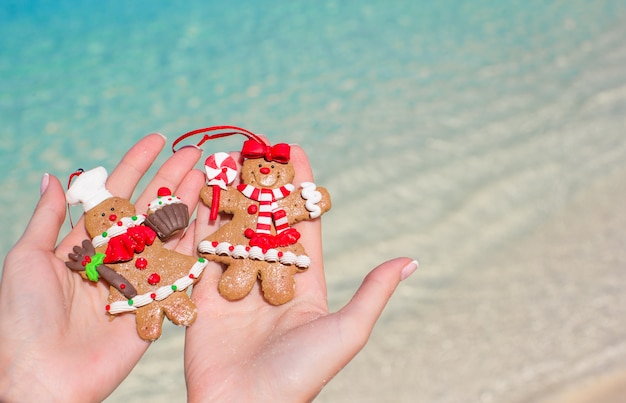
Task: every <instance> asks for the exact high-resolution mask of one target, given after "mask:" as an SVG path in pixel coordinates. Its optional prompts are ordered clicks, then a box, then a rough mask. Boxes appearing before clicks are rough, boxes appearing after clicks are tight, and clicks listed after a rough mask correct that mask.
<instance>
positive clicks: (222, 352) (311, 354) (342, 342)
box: [185, 146, 417, 402]
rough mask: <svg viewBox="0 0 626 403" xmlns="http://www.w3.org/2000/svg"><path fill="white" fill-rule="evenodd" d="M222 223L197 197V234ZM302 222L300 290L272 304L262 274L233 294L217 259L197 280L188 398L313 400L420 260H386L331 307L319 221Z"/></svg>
mask: <svg viewBox="0 0 626 403" xmlns="http://www.w3.org/2000/svg"><path fill="white" fill-rule="evenodd" d="M291 152H292V161H293V163H294V166H295V170H296V177H295V180H294V184H295V185H296V188H297V187H298V185H299V184H300V183H301V182H304V181H310V182H312V181H313V174H312V172H311V168H310V165H309V162H308V159H307V157H306V155H305V154H304V151H303V150H302V149H301V148H300V147H298V146H292V151H291ZM234 156H235V157H237V155H236V154H235V155H234ZM226 219H227V218H226ZM219 225H220V222H219V219H218V221H217V222H212V223H210V222H209V208H208V207H207V206H205V205H203V204H199V205H198V213H197V225H196V239H204V238H205V237H206V236H207V235H208V234H210V233H211V232H213V231H215V230H216V229H217V227H219ZM296 228H297V229H298V231H299V232H300V233H301V235H302V236H301V238H300V242H301V243H302V244H303V246H304V249H305V250H306V251H307V254H308V255H309V257H310V258H311V265H310V267H309V269H308V270H307V271H305V272H303V273H298V274H296V277H295V278H296V292H295V296H294V298H293V300H291V301H289V302H288V303H286V304H283V305H280V306H272V305H270V304H268V303H267V301H265V300H264V298H263V294H262V292H261V290H260V287H259V284H258V282H257V284H256V285H255V286H254V289H253V290H252V292H251V293H250V294H249V295H247V296H246V297H244V298H242V299H241V300H238V301H227V300H226V299H224V298H223V297H221V296H220V295H219V293H218V292H217V283H218V281H219V278H220V275H221V268H219V267H212V268H207V270H206V271H205V274H204V278H203V280H202V281H201V282H200V283H199V284H197V285H196V286H194V289H193V293H192V299H193V300H194V302H195V303H196V306H197V307H198V319H197V321H196V323H194V325H193V326H191V327H190V328H189V329H187V334H186V341H185V376H186V380H187V397H188V400H189V401H190V402H213V401H232V402H239V401H255V402H275V401H284V402H304V401H311V400H312V399H313V398H314V397H315V396H317V394H318V393H319V392H320V391H321V389H322V388H323V387H324V385H325V384H326V383H327V382H329V381H330V380H331V379H332V378H333V377H334V376H335V375H336V374H337V373H338V372H339V371H340V370H341V369H342V368H343V367H344V366H345V365H346V364H347V363H348V362H349V361H350V360H351V359H352V358H353V357H354V356H355V355H356V354H357V353H358V352H359V351H360V350H361V348H362V347H363V346H364V345H365V344H366V342H367V340H368V337H369V335H370V333H371V331H372V329H373V327H374V324H375V323H376V320H377V319H378V317H379V316H380V314H381V312H382V310H383V308H384V307H385V304H386V303H387V301H388V300H389V298H390V297H391V295H392V294H393V292H394V290H395V289H396V286H397V285H398V284H399V283H400V281H401V280H402V279H404V278H406V277H408V275H410V274H411V273H412V272H413V271H414V270H415V269H416V268H417V262H415V261H412V260H411V259H409V258H398V259H394V260H391V261H388V262H385V263H383V264H381V265H380V266H378V267H376V268H375V269H374V270H372V271H371V272H370V273H369V274H368V275H367V276H366V278H365V279H364V281H363V283H362V285H361V287H360V288H359V289H358V290H357V292H356V294H355V295H354V297H353V298H352V300H351V301H350V302H349V303H348V304H347V305H346V306H345V307H344V308H343V309H341V310H339V311H338V312H336V313H330V312H329V310H328V303H327V294H326V291H327V290H326V280H325V277H324V267H323V259H322V237H321V221H320V220H319V219H316V220H313V221H303V222H301V223H298V224H296ZM213 265H215V264H213Z"/></svg>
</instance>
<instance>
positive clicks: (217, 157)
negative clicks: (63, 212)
mask: <svg viewBox="0 0 626 403" xmlns="http://www.w3.org/2000/svg"><path fill="white" fill-rule="evenodd" d="M204 169H205V171H206V177H207V184H208V185H211V186H213V202H212V203H211V215H210V216H209V219H210V220H215V219H216V218H217V213H218V210H219V206H220V189H224V190H226V185H230V184H231V183H232V182H233V181H234V180H235V178H236V177H237V162H236V161H235V159H234V158H233V157H231V156H230V155H228V153H224V152H219V153H215V154H211V155H209V157H208V158H207V159H206V161H205V162H204Z"/></svg>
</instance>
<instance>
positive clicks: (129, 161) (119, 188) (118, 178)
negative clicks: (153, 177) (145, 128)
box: [106, 133, 166, 199]
mask: <svg viewBox="0 0 626 403" xmlns="http://www.w3.org/2000/svg"><path fill="white" fill-rule="evenodd" d="M165 142H166V139H165V137H164V136H163V135H162V134H159V133H153V134H149V135H147V136H145V137H144V138H142V139H141V140H139V141H138V142H137V143H136V144H135V145H134V146H133V147H131V149H130V150H128V152H127V153H126V155H124V157H123V158H122V160H121V161H120V163H119V164H118V165H117V167H115V169H114V170H113V172H111V174H110V175H109V178H108V180H107V184H106V186H107V189H108V190H109V192H111V193H112V194H113V195H115V196H119V197H123V198H125V199H130V197H131V196H132V194H133V191H134V190H135V187H136V186H137V183H139V180H140V179H141V178H142V177H143V175H144V174H145V173H146V172H147V171H148V169H149V168H150V166H151V165H152V163H153V162H154V160H155V159H156V157H157V156H158V155H159V153H160V152H161V150H162V149H163V146H165Z"/></svg>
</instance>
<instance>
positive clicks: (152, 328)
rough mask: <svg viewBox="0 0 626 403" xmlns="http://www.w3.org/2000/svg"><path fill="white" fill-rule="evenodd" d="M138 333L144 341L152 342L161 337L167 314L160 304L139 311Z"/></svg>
mask: <svg viewBox="0 0 626 403" xmlns="http://www.w3.org/2000/svg"><path fill="white" fill-rule="evenodd" d="M136 315H137V318H136V319H137V333H138V334H139V337H141V338H142V339H144V340H148V341H152V340H156V339H158V338H159V337H160V336H161V332H162V326H163V318H164V316H165V313H164V312H163V309H162V307H161V304H160V303H159V302H153V303H152V304H148V305H146V306H142V307H141V308H139V309H137V312H136Z"/></svg>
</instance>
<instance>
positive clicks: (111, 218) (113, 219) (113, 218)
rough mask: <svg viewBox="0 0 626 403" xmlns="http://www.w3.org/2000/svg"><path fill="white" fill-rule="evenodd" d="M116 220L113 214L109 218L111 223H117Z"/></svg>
mask: <svg viewBox="0 0 626 403" xmlns="http://www.w3.org/2000/svg"><path fill="white" fill-rule="evenodd" d="M115 220H117V216H116V215H115V214H111V215H110V216H109V221H115Z"/></svg>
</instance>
